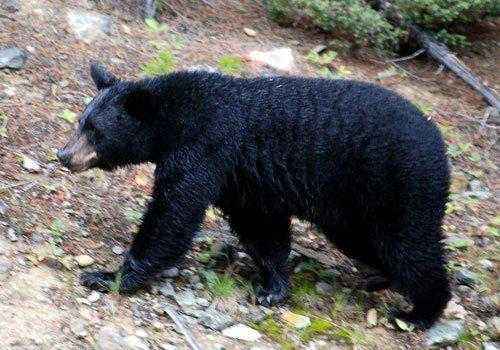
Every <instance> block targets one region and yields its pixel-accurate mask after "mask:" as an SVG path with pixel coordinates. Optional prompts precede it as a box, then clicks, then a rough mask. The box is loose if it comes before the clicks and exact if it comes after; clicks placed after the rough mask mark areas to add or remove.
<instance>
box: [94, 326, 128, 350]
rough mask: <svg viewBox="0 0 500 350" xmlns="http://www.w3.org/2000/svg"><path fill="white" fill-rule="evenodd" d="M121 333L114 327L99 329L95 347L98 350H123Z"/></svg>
mask: <svg viewBox="0 0 500 350" xmlns="http://www.w3.org/2000/svg"><path fill="white" fill-rule="evenodd" d="M122 333H123V331H122V330H121V329H119V328H117V327H115V326H105V327H103V328H101V330H100V331H99V333H98V335H97V340H96V347H97V349H98V350H123V348H124V341H123V337H122Z"/></svg>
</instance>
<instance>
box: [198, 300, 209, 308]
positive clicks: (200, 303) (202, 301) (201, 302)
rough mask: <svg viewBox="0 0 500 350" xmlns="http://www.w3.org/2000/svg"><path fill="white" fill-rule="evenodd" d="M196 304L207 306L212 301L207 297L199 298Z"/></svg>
mask: <svg viewBox="0 0 500 350" xmlns="http://www.w3.org/2000/svg"><path fill="white" fill-rule="evenodd" d="M196 304H198V305H199V306H201V307H207V306H209V305H210V302H209V301H208V300H207V299H205V298H197V299H196Z"/></svg>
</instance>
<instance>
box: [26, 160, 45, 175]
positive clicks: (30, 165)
mask: <svg viewBox="0 0 500 350" xmlns="http://www.w3.org/2000/svg"><path fill="white" fill-rule="evenodd" d="M23 168H24V169H26V170H28V171H29V172H30V173H39V172H40V171H41V170H42V167H41V166H40V164H39V163H38V162H37V161H36V160H34V159H31V158H29V157H27V156H23Z"/></svg>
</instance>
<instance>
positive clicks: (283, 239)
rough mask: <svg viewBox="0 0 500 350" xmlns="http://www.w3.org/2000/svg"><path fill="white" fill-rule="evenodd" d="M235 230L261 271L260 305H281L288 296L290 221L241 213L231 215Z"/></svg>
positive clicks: (252, 212)
mask: <svg viewBox="0 0 500 350" xmlns="http://www.w3.org/2000/svg"><path fill="white" fill-rule="evenodd" d="M228 219H229V222H230V224H231V228H232V230H233V231H234V232H235V233H236V234H237V235H238V236H239V238H240V242H241V244H242V245H243V246H244V247H245V249H246V251H247V252H248V254H249V255H250V256H251V257H252V258H253V260H254V261H255V263H256V265H257V266H258V267H259V269H260V273H261V276H262V281H263V288H262V289H261V290H260V291H259V292H258V295H257V300H258V302H259V303H260V304H262V305H265V306H269V305H273V304H277V303H280V302H282V301H283V300H284V299H285V298H286V297H287V295H288V290H289V286H290V283H289V271H288V266H287V260H288V256H289V255H290V219H289V217H288V216H280V215H271V214H269V215H268V214H264V213H260V212H258V211H254V210H243V209H242V210H238V211H234V210H233V211H232V212H231V213H229V214H228Z"/></svg>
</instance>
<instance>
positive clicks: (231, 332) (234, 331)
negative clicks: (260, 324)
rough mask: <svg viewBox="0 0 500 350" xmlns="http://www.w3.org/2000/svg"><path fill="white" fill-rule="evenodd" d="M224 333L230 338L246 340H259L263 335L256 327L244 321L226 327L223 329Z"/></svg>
mask: <svg viewBox="0 0 500 350" xmlns="http://www.w3.org/2000/svg"><path fill="white" fill-rule="evenodd" d="M222 335H223V336H225V337H228V338H233V339H239V340H244V341H257V340H259V338H260V337H261V336H262V335H261V334H260V333H259V332H257V331H256V330H255V329H253V328H250V327H248V326H246V325H244V324H242V323H238V324H236V325H234V326H231V327H229V328H226V329H224V330H223V331H222Z"/></svg>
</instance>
